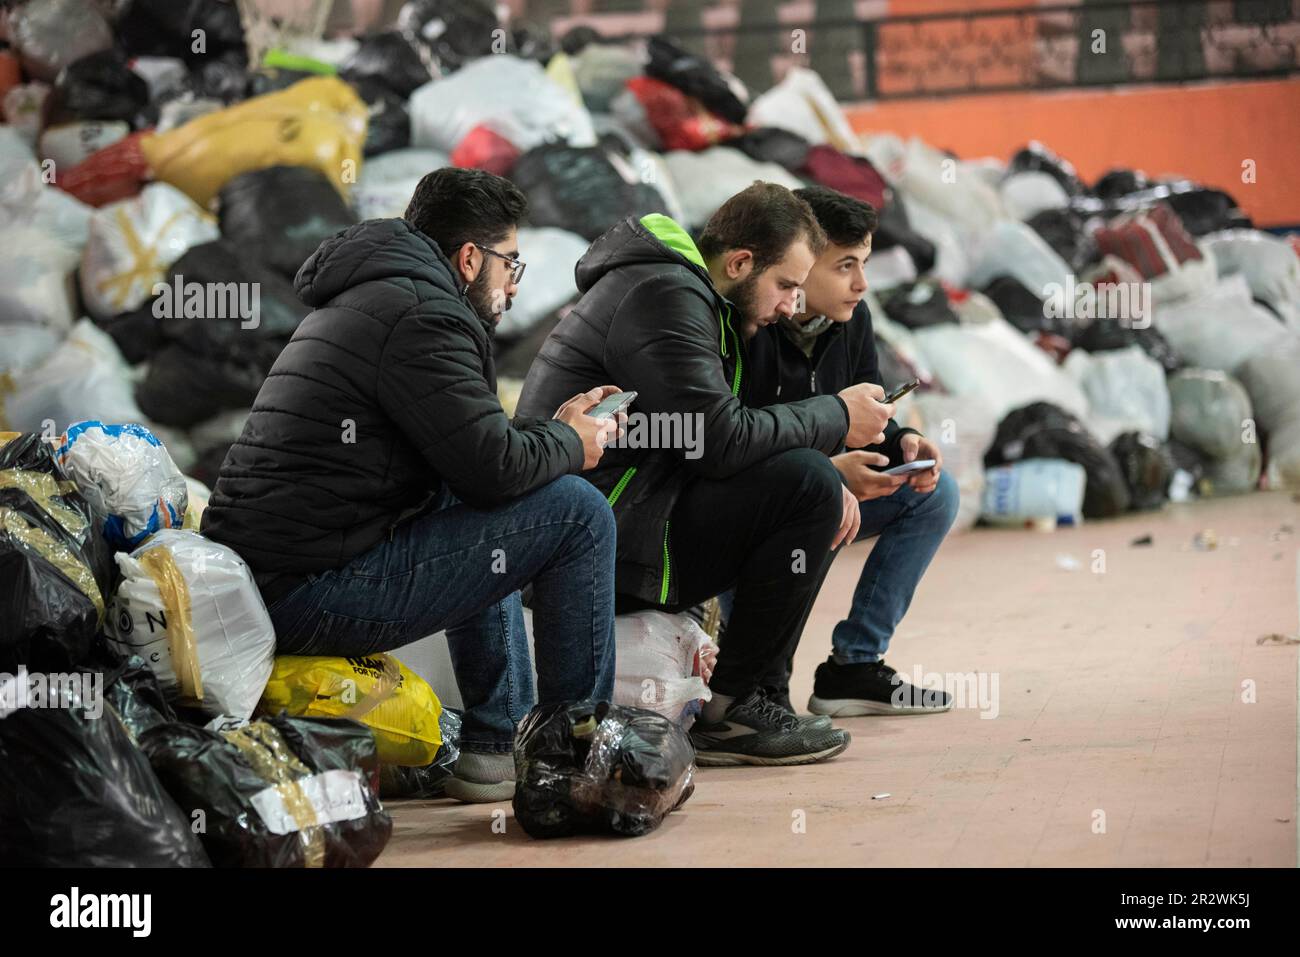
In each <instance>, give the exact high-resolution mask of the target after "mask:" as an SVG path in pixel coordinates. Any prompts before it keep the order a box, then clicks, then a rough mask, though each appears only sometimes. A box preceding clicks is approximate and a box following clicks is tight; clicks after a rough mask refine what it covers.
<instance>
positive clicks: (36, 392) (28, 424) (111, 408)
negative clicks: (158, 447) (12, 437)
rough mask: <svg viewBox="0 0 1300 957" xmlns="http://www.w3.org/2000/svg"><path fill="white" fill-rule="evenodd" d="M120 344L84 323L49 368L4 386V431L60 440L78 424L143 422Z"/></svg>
mask: <svg viewBox="0 0 1300 957" xmlns="http://www.w3.org/2000/svg"><path fill="white" fill-rule="evenodd" d="M128 376H129V369H128V367H127V364H126V362H125V361H124V360H123V359H122V353H121V352H119V351H118V348H117V345H116V343H114V342H113V340H112V338H111V337H110V336H109V334H108V333H106V332H104V331H103V330H102V329H100V328H99V327H98V326H96V325H95V324H94V323H93V322H91V321H90V320H89V319H82V320H81V321H80V322H78V323H77V324H76V325H75V326H73V328H72V332H71V333H70V334H69V335H68V337H67V338H66V339H64V340H63V342H62V343H61V344H60V345H59V347H58V348H57V349H55V350H54V352H53V353H51V354H50V356H49V358H47V359H46V360H45V361H44V362H43V363H41V364H40V365H39V366H36V367H35V368H34V369H30V370H28V371H26V372H24V373H21V374H19V375H15V376H13V377H12V382H11V383H10V386H11V389H10V391H9V392H8V393H7V394H6V393H5V391H4V388H3V385H0V428H5V429H13V430H16V431H19V432H45V433H47V434H50V435H57V434H58V433H60V432H62V431H63V430H64V429H66V428H67V427H68V426H69V425H71V424H72V423H73V422H80V421H81V420H83V419H100V420H101V421H108V422H143V421H145V415H144V413H143V412H141V411H140V407H139V406H138V405H136V403H135V396H134V392H133V390H132V386H131V381H130V379H129V378H128Z"/></svg>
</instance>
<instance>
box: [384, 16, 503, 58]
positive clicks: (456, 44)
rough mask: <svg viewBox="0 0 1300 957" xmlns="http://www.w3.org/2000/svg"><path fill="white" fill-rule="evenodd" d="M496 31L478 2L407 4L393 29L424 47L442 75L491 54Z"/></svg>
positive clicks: (497, 25)
mask: <svg viewBox="0 0 1300 957" xmlns="http://www.w3.org/2000/svg"><path fill="white" fill-rule="evenodd" d="M500 27H501V24H500V22H499V21H498V20H497V15H496V11H495V10H494V9H493V8H492V7H491V6H490V5H489V4H487V3H484V2H482V0H410V2H409V3H407V4H406V6H404V7H402V11H401V13H400V14H399V15H398V18H397V28H398V29H399V30H400V31H402V32H403V33H405V34H407V35H408V36H412V37H414V38H415V40H416V41H417V42H419V43H422V44H423V45H424V46H426V47H427V48H428V50H429V53H430V55H431V56H432V57H433V58H434V59H435V60H436V61H437V62H438V65H439V66H440V67H441V68H442V72H443V73H451V72H453V71H455V70H459V69H460V68H461V67H462V66H464V65H465V64H466V63H468V62H469V61H470V60H474V59H477V58H478V57H481V56H488V55H490V54H491V53H493V52H494V51H493V49H492V41H493V31H495V30H497V29H500Z"/></svg>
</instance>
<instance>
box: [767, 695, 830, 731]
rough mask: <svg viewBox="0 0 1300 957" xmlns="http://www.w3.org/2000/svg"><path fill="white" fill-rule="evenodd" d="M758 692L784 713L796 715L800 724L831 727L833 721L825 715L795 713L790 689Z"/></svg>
mask: <svg viewBox="0 0 1300 957" xmlns="http://www.w3.org/2000/svg"><path fill="white" fill-rule="evenodd" d="M758 690H759V691H761V692H762V693H763V696H764V697H766V698H767V700H768V701H770V702H772V703H773V704H775V705H778V706H779V707H780V708H781V710H782V711H786V712H789V713H790V714H792V715H794V716H795V718H796V719H797V720H798V721H799V723H800V724H804V725H810V726H814V727H819V728H829V727H830V726H831V719H830V718H828V717H826V715H824V714H799V713H798V712H797V711H795V710H794V705H792V704H791V703H790V689H789V688H773V687H767V688H759V689H758Z"/></svg>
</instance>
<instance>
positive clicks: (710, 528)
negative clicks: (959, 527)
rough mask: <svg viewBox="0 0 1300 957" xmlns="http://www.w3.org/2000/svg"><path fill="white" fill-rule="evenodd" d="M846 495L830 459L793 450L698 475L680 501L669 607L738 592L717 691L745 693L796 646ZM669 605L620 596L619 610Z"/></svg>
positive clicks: (674, 526) (722, 653) (675, 517)
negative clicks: (735, 470) (730, 472)
mask: <svg viewBox="0 0 1300 957" xmlns="http://www.w3.org/2000/svg"><path fill="white" fill-rule="evenodd" d="M843 495H844V493H843V483H842V482H841V481H840V473H839V472H838V471H836V469H835V466H833V465H831V463H830V459H828V458H827V457H826V456H825V455H823V454H822V453H820V452H817V451H815V450H812V449H794V450H792V451H789V452H781V453H778V454H777V455H774V456H772V457H771V458H769V459H766V460H764V461H763V462H761V463H759V464H758V465H756V466H754V467H752V468H750V469H748V470H746V471H745V472H743V473H741V474H739V475H734V476H732V477H731V478H726V479H709V478H699V479H696V480H695V481H693V482H691V483H690V484H689V485H688V486H687V487H686V489H685V490H684V491H683V492H682V494H681V497H680V498H678V500H677V504H676V507H675V508H674V509H673V514H672V533H671V537H670V539H669V548H670V550H671V552H672V561H673V573H674V575H676V576H678V578H677V582H678V585H677V588H678V599H679V601H678V604H676V605H672V606H668V607H667V608H666V610H667V611H671V612H676V611H682V610H684V609H686V608H690V607H691V606H692V605H697V604H699V603H700V602H702V601H706V600H707V599H709V598H712V597H714V596H715V595H719V594H721V593H722V592H725V591H727V590H728V589H730V588H734V589H735V595H736V598H735V609H734V611H733V612H732V615H731V620H730V621H729V622H728V624H727V634H726V638H725V640H724V641H723V642H722V645H721V650H720V651H719V653H718V664H717V668H716V669H715V670H714V672H713V678H712V680H711V681H710V682H709V686H710V687H711V688H712V689H713V690H714V691H716V692H718V693H719V694H724V695H730V696H732V697H737V698H739V697H743V696H744V695H746V694H748V693H749V692H750V691H752V690H753V689H754V688H756V687H758V685H759V684H760V682H761V680H762V678H763V677H764V675H766V674H768V673H769V672H771V671H773V670H774V666H776V667H781V666H782V665H783V664H784V656H785V655H786V654H787V653H788V652H789V651H790V650H791V649H793V648H794V647H795V645H796V644H797V643H798V640H799V635H800V634H801V633H802V631H803V627H804V622H805V621H806V620H807V618H808V612H809V610H810V609H811V608H812V604H813V600H814V599H815V598H816V597H817V587H818V585H819V584H820V582H821V578H822V575H823V574H824V570H825V568H826V566H827V565H828V563H829V558H830V546H831V542H832V541H834V539H835V533H836V531H838V529H839V527H840V520H841V517H842V516H843V501H844V498H843ZM617 588H618V584H617V582H615V591H616V592H617ZM664 607H665V606H662V605H654V604H651V603H649V602H645V601H642V600H640V599H636V598H632V597H631V596H627V595H617V596H616V608H617V610H618V612H619V613H620V614H621V613H623V612H628V611H636V610H639V609H643V608H661V609H662V608H664ZM778 662H780V663H781V665H778Z"/></svg>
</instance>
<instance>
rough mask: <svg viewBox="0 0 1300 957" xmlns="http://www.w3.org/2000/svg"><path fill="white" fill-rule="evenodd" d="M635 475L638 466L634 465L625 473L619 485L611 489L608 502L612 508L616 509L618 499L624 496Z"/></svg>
mask: <svg viewBox="0 0 1300 957" xmlns="http://www.w3.org/2000/svg"><path fill="white" fill-rule="evenodd" d="M635 474H636V466H635V465H633V466H632V467H631V468H629V469H628V470H627V471H626V472H624V473H623V476H622V477H621V478H620V479H619V480H618V484H617V485H615V486H614V487H613V488H612V489H610V491H609V495H608V496H607V498H606V501H607V502H609V507H610V508H613V507H614V503H615V502H617V501H618V497H619V496H620V495H622V494H623V489H625V488H627V483H628V482H630V481H632V476H633V475H635Z"/></svg>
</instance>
